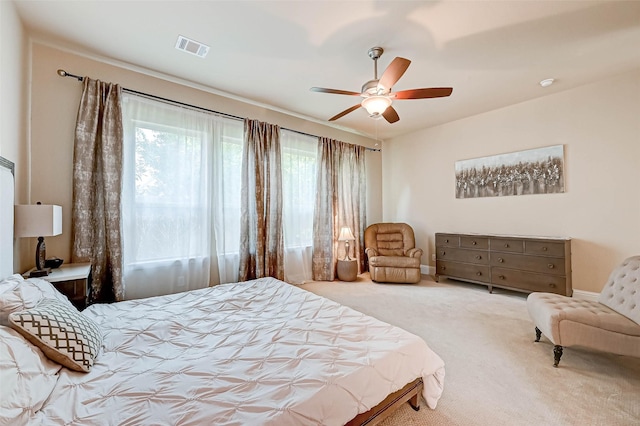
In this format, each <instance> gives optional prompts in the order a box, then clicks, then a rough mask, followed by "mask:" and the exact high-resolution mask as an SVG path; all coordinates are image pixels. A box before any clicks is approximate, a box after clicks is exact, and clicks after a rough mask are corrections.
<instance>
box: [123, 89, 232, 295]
mask: <svg viewBox="0 0 640 426" xmlns="http://www.w3.org/2000/svg"><path fill="white" fill-rule="evenodd" d="M123 118H124V120H123V121H124V123H123V124H124V149H125V152H124V178H123V182H124V184H123V198H122V205H123V215H122V216H123V245H124V255H123V257H124V272H123V276H124V278H123V281H124V286H125V299H134V298H140V297H149V296H154V295H160V294H168V293H175V292H179V291H186V290H193V289H197V288H202V287H206V286H208V285H210V284H211V283H217V282H220V281H222V280H221V277H223V278H225V279H226V278H229V279H230V280H232V281H233V278H234V277H233V274H231V277H228V276H227V272H228V271H227V270H228V268H229V265H227V263H229V261H228V259H227V256H228V254H229V253H233V250H234V247H232V246H231V247H230V246H229V245H230V244H231V245H233V243H235V245H236V247H235V250H236V252H237V235H238V232H239V228H238V229H237V230H235V231H234V230H233V229H232V228H233V223H232V222H233V220H232V219H230V218H232V217H233V216H234V214H236V215H237V212H234V208H233V203H234V199H233V195H232V193H233V182H234V180H236V181H237V179H235V178H234V177H233V175H232V174H231V175H230V174H228V173H229V172H233V170H234V167H233V161H234V159H233V154H234V147H235V145H234V143H235V142H239V141H234V137H237V134H238V132H235V133H236V134H235V135H234V131H235V130H236V127H237V128H239V135H241V134H242V123H241V122H238V121H236V120H230V119H224V118H220V117H217V116H214V115H212V114H208V113H205V112H200V111H197V110H194V109H189V108H184V107H180V106H177V105H172V104H168V103H163V102H159V101H156V100H152V99H147V98H144V97H141V96H136V95H131V94H125V95H124V96H123ZM240 137H241V136H240ZM235 151H238V150H237V149H236V150H235ZM239 152H240V153H241V146H240V151H239ZM227 155H228V156H229V158H226V156H227ZM226 160H228V161H229V164H227V163H226ZM237 161H238V164H240V163H239V162H240V158H238V160H237ZM238 178H239V174H238ZM225 185H226V186H225ZM238 200H239V199H238ZM237 211H239V204H238V208H237ZM231 234H235V236H236V237H235V238H230V237H229V235H231ZM236 257H237V256H236ZM212 259H217V260H218V261H217V262H215V261H214V262H212ZM231 264H233V259H232V260H231ZM235 270H236V271H237V268H236V269H235Z"/></svg>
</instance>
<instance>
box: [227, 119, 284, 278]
mask: <svg viewBox="0 0 640 426" xmlns="http://www.w3.org/2000/svg"><path fill="white" fill-rule="evenodd" d="M241 202H242V206H241V218H240V235H241V237H240V268H239V274H238V278H239V280H240V281H246V280H250V279H254V278H261V277H275V278H278V279H281V280H283V279H284V238H283V233H282V169H281V155H280V127H279V126H276V125H272V124H268V123H263V122H260V121H257V120H250V119H245V122H244V149H243V153H242V191H241Z"/></svg>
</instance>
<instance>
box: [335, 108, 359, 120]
mask: <svg viewBox="0 0 640 426" xmlns="http://www.w3.org/2000/svg"><path fill="white" fill-rule="evenodd" d="M360 106H361V105H360V104H358V105H354V106H352V107H351V108H347V109H345V110H344V111H342V112H341V113H340V114H336V115H334V116H333V117H331V118H330V119H329V121H335V120H337V119H338V118H340V117H344V116H345V115H347V114H349V113H350V112H353V111H355V110H357V109H358V108H360Z"/></svg>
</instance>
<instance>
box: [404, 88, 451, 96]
mask: <svg viewBox="0 0 640 426" xmlns="http://www.w3.org/2000/svg"><path fill="white" fill-rule="evenodd" d="M451 92H453V88H452V87H431V88H428V89H410V90H401V91H399V92H396V93H394V95H395V97H396V99H426V98H443V97H445V96H449V95H450V94H451Z"/></svg>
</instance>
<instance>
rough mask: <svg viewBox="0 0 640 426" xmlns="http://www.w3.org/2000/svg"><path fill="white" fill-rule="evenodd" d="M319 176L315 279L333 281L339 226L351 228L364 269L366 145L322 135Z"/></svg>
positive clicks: (315, 214) (314, 262) (314, 235)
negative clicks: (349, 142)
mask: <svg viewBox="0 0 640 426" xmlns="http://www.w3.org/2000/svg"><path fill="white" fill-rule="evenodd" d="M319 142H320V143H319V146H318V158H319V163H318V179H317V190H316V205H315V212H314V220H313V279H314V280H319V281H332V280H334V279H335V275H336V264H337V260H338V258H342V257H344V249H342V251H339V249H340V247H341V245H340V244H338V241H337V240H338V234H339V232H340V228H341V227H343V226H348V227H350V228H351V231H352V232H353V235H354V237H355V239H356V240H355V241H354V243H353V244H352V246H353V251H354V252H353V254H352V256H355V258H356V259H357V261H358V272H362V271H363V270H364V225H365V223H366V192H367V188H366V163H365V152H366V148H365V147H363V146H358V145H352V144H348V143H345V142H340V141H336V140H333V139H328V138H320V141H319ZM339 255H340V257H338V256H339Z"/></svg>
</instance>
